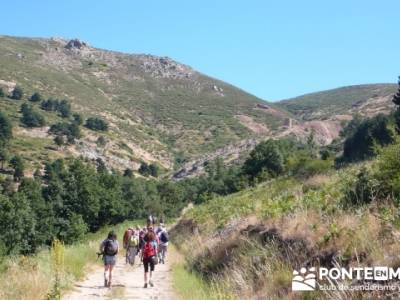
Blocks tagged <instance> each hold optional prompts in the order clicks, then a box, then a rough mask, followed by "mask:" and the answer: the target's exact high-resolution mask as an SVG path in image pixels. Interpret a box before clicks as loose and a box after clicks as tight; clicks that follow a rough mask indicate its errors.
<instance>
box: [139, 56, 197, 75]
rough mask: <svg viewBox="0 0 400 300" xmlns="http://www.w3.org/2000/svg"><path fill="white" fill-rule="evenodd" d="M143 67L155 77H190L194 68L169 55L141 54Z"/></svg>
mask: <svg viewBox="0 0 400 300" xmlns="http://www.w3.org/2000/svg"><path fill="white" fill-rule="evenodd" d="M139 59H140V60H141V68H142V70H143V71H145V72H146V73H148V74H150V75H151V76H152V77H154V78H174V79H179V78H190V77H191V76H192V74H193V70H192V69H191V68H190V67H188V66H185V65H183V64H179V63H177V62H176V61H174V60H172V59H171V58H169V57H157V56H153V55H140V56H139Z"/></svg>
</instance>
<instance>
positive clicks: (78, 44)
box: [65, 39, 87, 50]
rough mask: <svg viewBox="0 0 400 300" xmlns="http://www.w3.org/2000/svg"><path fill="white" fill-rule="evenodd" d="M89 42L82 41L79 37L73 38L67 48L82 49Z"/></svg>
mask: <svg viewBox="0 0 400 300" xmlns="http://www.w3.org/2000/svg"><path fill="white" fill-rule="evenodd" d="M86 46H87V44H86V43H85V42H82V41H80V40H79V39H72V40H70V41H69V42H68V43H67V44H66V45H65V48H66V49H69V50H71V49H78V50H81V49H82V48H84V47H86Z"/></svg>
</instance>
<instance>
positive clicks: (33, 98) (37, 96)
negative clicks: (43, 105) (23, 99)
mask: <svg viewBox="0 0 400 300" xmlns="http://www.w3.org/2000/svg"><path fill="white" fill-rule="evenodd" d="M42 100H43V98H42V95H40V93H38V92H35V93H33V94H32V96H31V97H30V98H29V101H32V102H42Z"/></svg>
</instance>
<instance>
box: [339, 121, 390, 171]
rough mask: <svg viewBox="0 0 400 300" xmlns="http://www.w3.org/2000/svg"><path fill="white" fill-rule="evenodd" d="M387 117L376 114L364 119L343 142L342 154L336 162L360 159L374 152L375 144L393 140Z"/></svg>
mask: <svg viewBox="0 0 400 300" xmlns="http://www.w3.org/2000/svg"><path fill="white" fill-rule="evenodd" d="M388 125H389V118H388V117H387V116H384V115H377V116H376V117H374V118H371V119H367V120H364V121H363V122H361V123H360V125H359V126H358V127H357V128H356V129H354V133H353V134H351V135H350V136H349V137H348V138H347V139H346V140H345V142H344V146H343V156H342V157H341V158H340V159H339V160H338V162H339V163H340V162H342V161H343V162H352V161H360V160H364V159H367V158H370V157H372V156H374V155H375V154H376V151H375V146H377V145H378V146H386V145H388V144H390V143H392V142H393V140H394V139H393V133H392V131H391V129H390V128H389V126H388Z"/></svg>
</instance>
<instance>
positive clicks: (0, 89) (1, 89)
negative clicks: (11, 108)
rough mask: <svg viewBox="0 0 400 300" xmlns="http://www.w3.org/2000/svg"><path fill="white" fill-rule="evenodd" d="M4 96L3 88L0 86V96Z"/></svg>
mask: <svg viewBox="0 0 400 300" xmlns="http://www.w3.org/2000/svg"><path fill="white" fill-rule="evenodd" d="M4 96H5V93H4V90H3V88H1V87H0V97H4Z"/></svg>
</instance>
